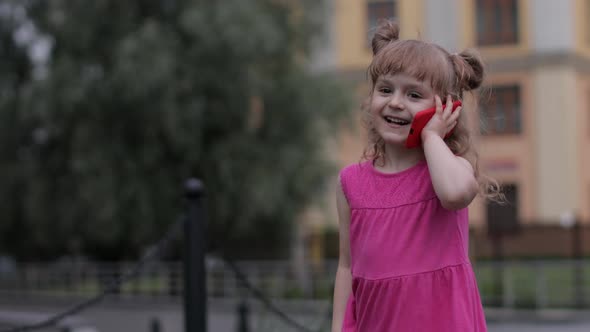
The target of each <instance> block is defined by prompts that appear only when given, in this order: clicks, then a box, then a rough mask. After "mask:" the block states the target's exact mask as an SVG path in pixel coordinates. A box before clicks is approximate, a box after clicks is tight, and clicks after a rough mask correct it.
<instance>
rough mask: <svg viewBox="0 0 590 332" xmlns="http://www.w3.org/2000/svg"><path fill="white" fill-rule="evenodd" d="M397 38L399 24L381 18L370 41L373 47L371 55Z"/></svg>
mask: <svg viewBox="0 0 590 332" xmlns="http://www.w3.org/2000/svg"><path fill="white" fill-rule="evenodd" d="M398 39H399V26H398V25H397V23H395V22H392V21H389V20H382V21H380V22H379V25H378V26H377V28H376V30H375V35H374V36H373V40H372V41H371V46H372V48H373V55H376V54H377V53H378V52H379V51H380V50H381V49H383V47H385V46H386V45H387V44H389V43H391V42H394V41H396V40H398Z"/></svg>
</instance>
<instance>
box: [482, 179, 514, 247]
mask: <svg viewBox="0 0 590 332" xmlns="http://www.w3.org/2000/svg"><path fill="white" fill-rule="evenodd" d="M502 192H503V193H504V195H505V196H506V201H507V203H506V204H499V203H496V202H487V206H486V218H487V222H488V232H489V233H490V234H492V235H502V234H510V233H515V232H517V231H518V230H519V222H518V186H517V185H516V184H503V185H502Z"/></svg>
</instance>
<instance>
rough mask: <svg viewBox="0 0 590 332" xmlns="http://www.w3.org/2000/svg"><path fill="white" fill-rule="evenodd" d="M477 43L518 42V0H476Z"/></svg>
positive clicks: (489, 44) (502, 43)
mask: <svg viewBox="0 0 590 332" xmlns="http://www.w3.org/2000/svg"><path fill="white" fill-rule="evenodd" d="M476 19H477V44H478V45H480V46H493V45H505V44H516V43H518V4H517V0H476Z"/></svg>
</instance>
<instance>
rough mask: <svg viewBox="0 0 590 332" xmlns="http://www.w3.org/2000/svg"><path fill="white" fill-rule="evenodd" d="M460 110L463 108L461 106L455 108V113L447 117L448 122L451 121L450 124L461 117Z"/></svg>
mask: <svg viewBox="0 0 590 332" xmlns="http://www.w3.org/2000/svg"><path fill="white" fill-rule="evenodd" d="M462 109H463V108H462V107H461V106H459V107H457V108H456V109H455V111H454V112H453V113H451V116H450V117H449V121H451V122H455V121H457V119H459V116H460V115H461V110H462Z"/></svg>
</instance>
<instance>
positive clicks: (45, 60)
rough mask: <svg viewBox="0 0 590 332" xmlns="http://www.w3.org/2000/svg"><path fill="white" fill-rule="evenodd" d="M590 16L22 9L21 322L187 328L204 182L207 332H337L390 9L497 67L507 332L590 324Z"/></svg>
mask: <svg viewBox="0 0 590 332" xmlns="http://www.w3.org/2000/svg"><path fill="white" fill-rule="evenodd" d="M589 18H590V1H587V0H562V1H553V0H443V1H441V0H397V1H394V0H316V1H313V0H217V1H215V0H125V1H118V0H92V1H88V0H1V1H0V211H1V213H0V331H4V330H6V331H7V330H10V329H11V328H13V330H14V328H15V327H19V326H26V325H31V324H37V323H39V322H46V323H47V324H44V325H43V326H37V327H38V329H35V330H38V331H69V332H73V331H76V332H81V331H84V332H88V331H94V332H98V331H100V332H119V331H138V332H143V331H150V332H163V331H183V324H184V318H183V294H184V288H185V286H184V285H185V283H184V280H183V276H184V274H183V273H184V269H185V267H184V265H183V259H184V258H186V252H185V250H184V247H183V234H182V233H183V232H182V231H180V230H179V227H178V225H179V221H178V220H179V218H180V220H181V221H182V220H183V219H182V216H183V215H184V214H185V211H186V210H187V200H186V198H185V192H184V188H183V184H184V183H185V181H186V180H187V179H188V178H191V177H195V178H199V179H200V180H201V181H202V182H203V184H204V187H205V196H204V201H203V204H204V207H205V210H206V214H205V215H203V216H202V217H203V218H204V219H202V220H204V221H205V222H206V235H205V236H206V239H207V241H206V242H207V247H206V249H207V256H206V273H207V275H206V280H207V293H208V297H207V299H208V300H207V304H208V306H207V310H208V316H207V317H208V322H207V323H208V325H209V331H215V332H225V331H239V332H245V331H257V332H265V331H318V332H319V331H329V330H330V319H331V300H332V291H333V290H332V288H333V282H334V274H335V271H336V265H337V256H338V235H337V219H336V207H335V199H334V196H335V194H334V191H335V185H336V181H337V174H338V171H339V169H340V168H342V167H344V166H345V165H348V164H350V163H355V162H358V161H359V160H360V159H361V155H362V151H363V148H364V146H365V142H366V135H365V132H364V129H363V127H362V124H361V120H360V115H361V112H360V104H361V103H362V102H363V100H364V98H365V97H366V96H367V93H368V90H369V84H368V81H367V76H366V68H367V66H368V64H369V62H370V60H371V51H370V45H369V44H370V42H369V41H370V38H371V31H372V29H373V28H374V27H375V26H376V24H377V22H378V21H379V20H380V19H394V20H397V21H398V23H399V24H400V27H401V37H402V38H418V39H422V40H425V41H433V42H436V43H438V44H440V45H442V46H444V47H445V48H447V49H448V50H449V51H450V52H460V51H461V50H463V49H465V48H476V49H478V50H479V51H480V52H481V54H482V56H483V58H484V60H485V62H486V65H487V67H486V69H487V78H486V81H485V87H484V89H482V96H481V97H482V98H481V100H480V104H479V106H478V107H477V108H475V107H472V108H471V109H469V110H467V109H466V111H467V112H469V115H470V121H471V124H472V127H473V130H474V132H476V133H477V137H476V138H475V139H476V141H477V144H478V146H479V150H480V167H481V170H482V171H483V172H484V173H485V174H487V175H489V176H491V177H493V178H495V179H497V180H498V181H499V182H500V183H501V184H502V186H503V188H504V190H505V193H506V196H507V198H508V200H509V202H510V203H509V204H507V205H497V204H493V203H489V202H485V201H483V200H481V199H476V201H474V203H472V205H471V206H470V216H471V237H470V240H471V243H470V255H471V258H472V260H473V264H474V269H475V271H476V274H477V277H478V283H479V288H480V292H481V295H482V301H483V304H484V307H485V311H486V316H487V320H488V324H489V330H490V331H590V298H589V297H590V260H588V258H587V257H588V255H589V254H590V244H588V242H589V241H588V239H590V172H589V171H588V170H589V169H590V153H589V148H588V146H589V144H590V79H589V77H590V76H589V74H590V25H589V23H588V22H590V19H589ZM473 106H475V105H473ZM70 309H72V310H70ZM56 315H57V316H56ZM54 318H56V319H54Z"/></svg>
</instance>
